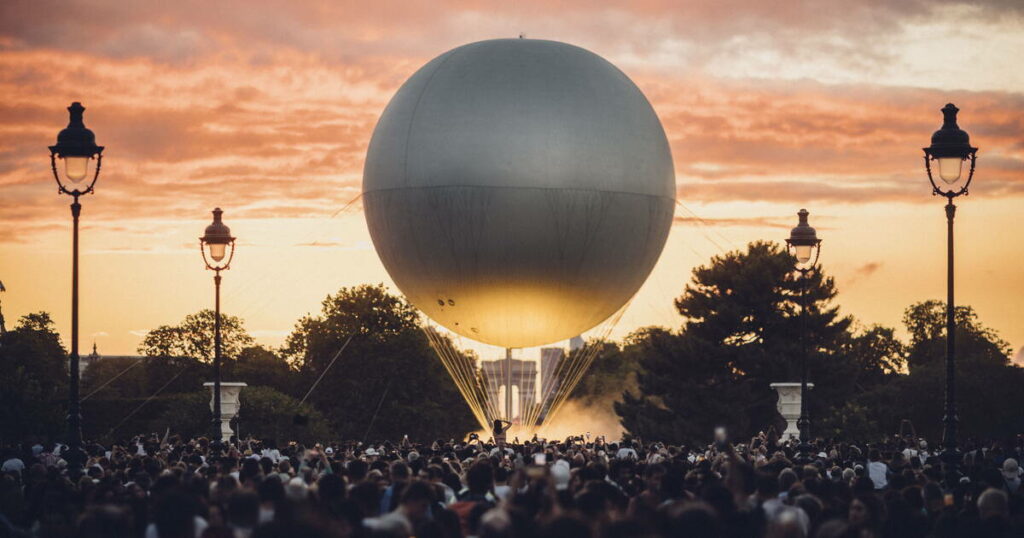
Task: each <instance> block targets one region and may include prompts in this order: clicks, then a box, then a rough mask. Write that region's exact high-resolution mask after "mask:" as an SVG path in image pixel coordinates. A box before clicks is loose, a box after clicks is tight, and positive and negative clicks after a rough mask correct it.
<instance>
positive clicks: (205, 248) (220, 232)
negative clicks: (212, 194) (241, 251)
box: [199, 207, 235, 448]
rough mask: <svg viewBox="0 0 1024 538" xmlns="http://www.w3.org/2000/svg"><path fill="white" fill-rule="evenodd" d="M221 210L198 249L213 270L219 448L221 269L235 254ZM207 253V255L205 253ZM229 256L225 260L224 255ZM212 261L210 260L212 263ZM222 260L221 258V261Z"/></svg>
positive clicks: (215, 434) (218, 437) (216, 211)
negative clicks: (222, 219)
mask: <svg viewBox="0 0 1024 538" xmlns="http://www.w3.org/2000/svg"><path fill="white" fill-rule="evenodd" d="M223 214H224V212H223V211H221V209H220V208H219V207H218V208H216V209H214V210H213V222H212V223H210V225H209V226H207V227H206V233H204V234H203V236H202V237H200V238H199V251H200V252H202V254H203V262H205V263H206V269H208V270H210V271H213V272H214V275H213V287H214V297H215V299H214V305H215V308H214V315H215V318H214V322H213V430H212V432H211V433H212V437H211V439H212V440H213V441H214V443H215V446H216V447H217V448H219V446H220V442H221V440H222V439H223V437H222V433H221V423H220V272H221V271H226V270H228V269H229V268H230V267H231V260H232V259H233V258H234V257H235V238H234V237H231V229H230V228H228V227H227V226H225V225H224V222H223V221H221V215H223ZM207 253H209V257H207ZM225 257H226V258H227V259H228V260H227V261H226V262H224V258H225ZM211 262H212V263H211ZM221 262H224V263H223V264H221Z"/></svg>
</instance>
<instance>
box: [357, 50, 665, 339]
mask: <svg viewBox="0 0 1024 538" xmlns="http://www.w3.org/2000/svg"><path fill="white" fill-rule="evenodd" d="M363 203H364V207H365V213H366V221H367V224H368V225H369V229H370V234H371V236H372V238H373V244H374V246H375V247H376V249H377V252H378V254H379V255H380V257H381V260H382V261H383V263H384V266H385V267H386V268H387V271H388V273H389V274H390V275H391V277H392V278H393V279H394V281H395V284H396V285H397V286H398V288H399V289H401V290H402V292H403V293H404V294H405V296H406V297H408V299H409V300H410V301H412V303H413V304H414V305H416V306H417V307H419V308H420V309H421V310H423V311H424V312H425V313H426V314H427V315H429V316H430V317H431V318H433V319H434V320H435V321H437V322H438V323H440V324H441V325H444V326H445V327H447V328H448V329H450V330H452V331H454V332H456V333H459V334H461V335H463V336H466V337H469V338H472V339H474V340H478V341H481V342H484V343H487V344H493V345H497V346H502V347H513V348H519V347H532V346H538V345H544V344H548V343H552V342H556V341H559V340H564V339H566V338H570V337H572V336H574V335H577V334H580V333H582V332H584V331H586V330H588V329H590V328H592V327H594V326H595V325H597V324H598V323H601V322H602V321H603V320H605V319H607V318H608V317H609V316H611V315H612V314H614V313H615V311H616V310H618V309H619V308H621V307H622V305H623V304H625V303H626V301H628V300H629V298H630V297H632V295H633V294H634V293H636V290H637V289H638V288H639V287H640V285H641V284H643V282H644V280H645V279H646V278H647V276H648V274H650V271H651V269H652V268H653V267H654V264H655V262H656V261H657V259H658V256H659V255H660V254H661V250H662V248H663V247H664V245H665V239H666V238H667V236H668V232H669V228H670V227H671V225H672V213H673V210H674V204H675V178H674V172H673V168H672V154H671V152H670V150H669V146H668V141H667V140H666V138H665V132H664V130H663V129H662V127H661V123H660V122H659V121H658V117H657V116H656V115H655V113H654V110H653V109H652V108H651V105H650V103H648V102H647V99H646V98H645V97H644V95H643V94H642V93H641V92H640V90H639V89H638V88H637V87H636V85H635V84H633V82H632V81H630V80H629V78H628V77H627V76H626V75H625V74H623V73H622V72H621V71H619V70H618V69H616V68H615V66H613V65H612V64H610V63H608V62H607V61H606V60H604V59H603V58H601V57H599V56H597V55H595V54H593V53H591V52H589V51H586V50H584V49H581V48H579V47H575V46H572V45H567V44H565V43H559V42H555V41H541V40H532V39H498V40H492V41H481V42H478V43H471V44H469V45H465V46H462V47H459V48H456V49H453V50H450V51H448V52H446V53H444V54H442V55H441V56H438V57H437V58H434V59H433V60H432V61H430V62H429V63H428V64H426V65H425V66H423V67H422V68H421V69H420V70H419V71H417V72H416V73H415V74H414V75H413V76H412V77H411V78H410V79H409V80H407V81H406V82H405V84H403V85H402V87H401V88H400V89H399V90H398V93H397V94H395V96H394V98H392V99H391V102H390V103H389V104H388V106H387V108H386V109H385V110H384V113H383V114H382V115H381V117H380V121H379V122H378V123H377V127H376V129H375V130H374V132H373V138H372V139H371V141H370V148H369V151H368V153H367V156H366V167H365V170H364V174H363Z"/></svg>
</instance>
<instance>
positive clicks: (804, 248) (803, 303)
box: [786, 209, 821, 455]
mask: <svg viewBox="0 0 1024 538" xmlns="http://www.w3.org/2000/svg"><path fill="white" fill-rule="evenodd" d="M809 214H810V213H808V212H807V210H806V209H801V210H800V211H799V212H798V213H797V215H798V216H799V217H800V222H799V223H797V225H796V227H795V228H793V229H792V230H791V231H790V232H789V239H786V248H787V250H788V251H789V253H790V254H792V255H793V257H794V258H796V265H795V266H794V268H795V269H796V271H797V272H798V273H800V281H801V285H802V287H801V293H800V316H801V319H802V320H803V333H806V329H807V317H806V316H807V282H808V275H809V273H810V272H811V271H813V270H814V268H815V267H816V266H817V264H818V255H819V254H821V239H818V234H817V232H816V231H815V230H814V228H812V227H811V225H810V224H807V215H809ZM800 343H801V346H802V353H801V354H800V418H799V419H797V421H796V426H797V428H799V429H800V446H799V448H798V450H799V451H800V454H802V455H806V454H807V453H808V450H809V448H810V445H809V444H808V443H809V442H810V439H811V419H810V417H808V416H807V335H806V334H801V338H800Z"/></svg>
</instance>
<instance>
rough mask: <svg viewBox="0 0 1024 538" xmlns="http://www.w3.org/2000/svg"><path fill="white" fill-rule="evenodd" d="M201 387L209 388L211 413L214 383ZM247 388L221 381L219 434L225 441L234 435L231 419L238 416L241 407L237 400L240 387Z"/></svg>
mask: <svg viewBox="0 0 1024 538" xmlns="http://www.w3.org/2000/svg"><path fill="white" fill-rule="evenodd" d="M203 386H204V387H210V411H211V412H212V411H213V405H214V404H213V402H214V398H213V387H214V383H213V382H212V381H211V382H208V383H203ZM248 386H249V385H248V384H247V383H242V382H228V381H221V383H220V432H221V437H222V438H223V439H224V440H225V441H227V440H228V439H230V438H231V436H232V435H235V431H234V430H232V429H231V419H233V418H235V416H236V415H238V410H239V409H240V408H241V407H242V404H241V402H240V400H239V395H240V394H241V392H242V387H248Z"/></svg>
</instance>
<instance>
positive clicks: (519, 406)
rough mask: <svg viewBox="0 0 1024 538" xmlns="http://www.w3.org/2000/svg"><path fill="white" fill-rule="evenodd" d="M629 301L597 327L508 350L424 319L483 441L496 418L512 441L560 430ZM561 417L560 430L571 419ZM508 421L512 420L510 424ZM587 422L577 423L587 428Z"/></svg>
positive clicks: (577, 428)
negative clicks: (576, 392) (572, 399)
mask: <svg viewBox="0 0 1024 538" xmlns="http://www.w3.org/2000/svg"><path fill="white" fill-rule="evenodd" d="M627 307H628V303H627V304H626V305H624V306H623V307H622V308H621V309H619V310H618V311H617V312H616V313H615V314H614V315H612V316H611V317H610V318H608V319H607V320H605V321H604V322H602V323H600V324H598V325H597V326H596V327H594V328H593V329H591V330H589V331H586V332H585V333H583V334H581V335H579V336H575V337H573V338H571V339H568V340H563V341H559V342H553V343H551V344H549V345H546V346H537V347H530V348H519V349H508V348H502V347H499V346H494V345H489V344H484V343H481V342H477V341H475V340H471V339H469V338H465V337H463V336H461V335H459V334H457V333H455V332H452V331H449V330H448V329H446V328H444V327H442V326H441V325H439V324H437V323H435V322H433V321H432V320H430V319H429V318H427V317H426V316H423V317H424V323H423V324H422V325H423V331H424V332H425V333H426V335H427V338H428V340H429V341H430V345H431V347H432V348H433V349H434V351H435V353H436V354H437V357H438V360H440V361H441V364H443V365H444V367H445V370H447V372H448V374H449V375H450V376H451V379H452V381H453V382H454V383H455V385H456V387H457V388H458V390H459V392H460V393H461V394H462V397H463V398H464V399H465V401H466V404H467V405H468V406H469V408H470V410H471V411H472V413H473V416H474V417H475V418H476V420H477V422H478V423H479V424H480V428H481V430H480V431H479V432H477V434H478V435H479V436H480V438H481V439H483V440H485V441H486V440H487V439H489V438H491V437H493V435H492V432H493V427H494V424H495V421H498V420H500V421H503V427H505V428H508V431H507V433H506V438H507V439H508V440H509V441H513V440H515V439H518V440H520V441H525V440H527V439H530V438H532V437H533V436H535V435H538V436H544V435H549V434H551V433H554V432H553V430H552V428H551V426H552V424H554V422H555V418H556V417H560V415H562V414H563V413H565V412H566V411H567V410H571V408H572V405H567V404H570V396H571V395H572V393H573V389H575V388H576V386H577V385H578V384H579V382H580V380H581V379H583V377H584V376H585V375H586V373H587V371H588V370H589V368H590V366H591V364H593V362H594V360H595V359H596V358H597V356H598V354H599V353H598V352H599V351H600V350H601V347H602V346H601V344H602V343H603V342H604V341H606V340H607V338H608V335H609V334H610V333H611V331H612V330H613V329H614V328H615V326H616V324H617V323H618V321H619V320H620V319H621V318H622V314H623V313H624V312H625V310H626V308H627ZM571 418H572V417H569V416H564V417H561V419H560V420H559V421H558V422H559V423H560V426H559V427H558V428H557V429H558V430H563V429H565V428H566V426H567V425H566V424H565V422H566V421H567V420H568V421H570V422H571ZM506 423H510V424H511V426H508V425H507V424H506ZM587 426H588V425H587V424H579V425H576V431H581V432H582V431H584V430H586V429H587Z"/></svg>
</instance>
